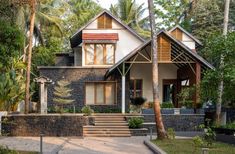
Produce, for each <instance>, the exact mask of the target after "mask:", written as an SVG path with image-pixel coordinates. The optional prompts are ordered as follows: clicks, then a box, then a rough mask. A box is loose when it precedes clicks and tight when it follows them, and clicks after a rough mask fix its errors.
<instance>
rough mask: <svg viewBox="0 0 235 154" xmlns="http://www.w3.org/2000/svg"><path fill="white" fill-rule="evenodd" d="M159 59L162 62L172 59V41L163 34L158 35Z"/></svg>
mask: <svg viewBox="0 0 235 154" xmlns="http://www.w3.org/2000/svg"><path fill="white" fill-rule="evenodd" d="M158 60H159V61H160V62H163V61H168V62H169V61H171V43H170V41H169V40H168V39H167V38H166V37H164V36H163V35H160V36H159V37H158Z"/></svg>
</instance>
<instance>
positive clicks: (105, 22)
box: [97, 14, 112, 29]
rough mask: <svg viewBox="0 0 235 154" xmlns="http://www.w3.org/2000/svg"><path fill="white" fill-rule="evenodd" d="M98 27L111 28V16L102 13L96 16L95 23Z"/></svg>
mask: <svg viewBox="0 0 235 154" xmlns="http://www.w3.org/2000/svg"><path fill="white" fill-rule="evenodd" d="M97 27H98V29H111V28H112V18H111V17H110V16H109V15H107V14H104V15H102V16H100V17H99V18H98V23H97Z"/></svg>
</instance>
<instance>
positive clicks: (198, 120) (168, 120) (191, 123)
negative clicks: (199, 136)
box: [143, 114, 204, 132]
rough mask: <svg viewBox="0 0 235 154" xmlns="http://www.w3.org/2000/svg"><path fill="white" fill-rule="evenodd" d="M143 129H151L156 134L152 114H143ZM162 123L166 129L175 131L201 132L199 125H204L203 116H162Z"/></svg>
mask: <svg viewBox="0 0 235 154" xmlns="http://www.w3.org/2000/svg"><path fill="white" fill-rule="evenodd" d="M143 116H144V125H143V127H144V128H148V129H149V128H150V127H152V128H153V132H156V125H155V118H154V114H143ZM162 119H163V123H164V125H165V127H166V129H167V128H173V129H174V130H175V131H201V129H200V128H198V126H199V125H201V124H204V114H180V115H174V114H162Z"/></svg>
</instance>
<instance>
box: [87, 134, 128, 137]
mask: <svg viewBox="0 0 235 154" xmlns="http://www.w3.org/2000/svg"><path fill="white" fill-rule="evenodd" d="M84 137H131V134H84Z"/></svg>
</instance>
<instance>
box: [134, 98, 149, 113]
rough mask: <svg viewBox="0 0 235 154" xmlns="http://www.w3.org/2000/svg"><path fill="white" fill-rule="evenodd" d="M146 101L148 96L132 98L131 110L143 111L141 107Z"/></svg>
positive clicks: (135, 111)
mask: <svg viewBox="0 0 235 154" xmlns="http://www.w3.org/2000/svg"><path fill="white" fill-rule="evenodd" d="M145 102H146V98H143V97H135V98H131V106H130V110H131V111H130V112H131V113H141V108H142V106H143V104H144V103H145Z"/></svg>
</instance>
